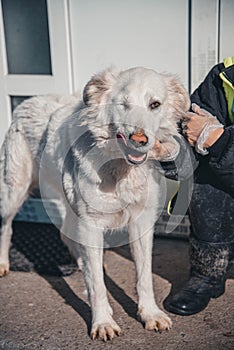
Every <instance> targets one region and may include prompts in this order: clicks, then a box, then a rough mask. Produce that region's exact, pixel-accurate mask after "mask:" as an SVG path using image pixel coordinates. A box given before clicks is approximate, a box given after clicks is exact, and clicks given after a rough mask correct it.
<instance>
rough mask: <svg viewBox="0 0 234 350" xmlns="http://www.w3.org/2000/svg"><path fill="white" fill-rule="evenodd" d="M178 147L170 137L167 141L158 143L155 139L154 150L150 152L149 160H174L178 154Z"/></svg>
mask: <svg viewBox="0 0 234 350" xmlns="http://www.w3.org/2000/svg"><path fill="white" fill-rule="evenodd" d="M179 148H180V145H179V144H178V142H177V141H176V140H175V139H174V138H173V137H170V138H169V139H168V140H167V141H159V140H158V139H157V138H156V139H155V144H154V148H153V149H152V150H151V151H150V154H149V156H150V158H153V159H155V160H159V161H169V160H174V159H175V158H176V156H177V154H178V153H179Z"/></svg>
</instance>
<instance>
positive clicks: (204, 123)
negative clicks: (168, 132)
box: [182, 105, 234, 194]
mask: <svg viewBox="0 0 234 350" xmlns="http://www.w3.org/2000/svg"><path fill="white" fill-rule="evenodd" d="M192 107H193V111H194V112H195V113H189V114H188V117H187V118H186V120H185V121H184V122H183V123H182V128H183V130H184V134H185V135H186V137H187V140H188V142H189V143H190V144H191V145H192V146H194V147H195V149H196V151H197V152H198V153H200V154H201V155H208V158H207V159H208V162H209V166H210V168H211V169H212V170H213V172H214V173H215V174H216V175H218V176H219V177H220V182H221V183H222V184H223V186H224V187H225V188H226V189H227V190H228V192H229V193H231V194H234V127H233V126H228V127H226V128H225V127H224V126H223V125H222V124H221V123H220V122H219V121H218V120H217V118H216V117H214V116H213V115H211V114H210V113H209V112H207V111H205V110H203V109H200V108H199V106H197V105H193V106H192Z"/></svg>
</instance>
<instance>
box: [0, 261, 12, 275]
mask: <svg viewBox="0 0 234 350" xmlns="http://www.w3.org/2000/svg"><path fill="white" fill-rule="evenodd" d="M9 270H10V265H9V263H0V277H3V276H5V275H7V274H8V273H9Z"/></svg>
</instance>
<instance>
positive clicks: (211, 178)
mask: <svg viewBox="0 0 234 350" xmlns="http://www.w3.org/2000/svg"><path fill="white" fill-rule="evenodd" d="M190 98H191V103H192V108H191V111H190V112H188V115H187V116H186V117H185V118H184V119H183V121H182V124H181V127H182V133H183V134H184V136H185V137H186V138H187V140H188V142H189V144H190V145H191V146H192V148H193V149H194V153H195V156H196V158H197V160H198V161H199V164H198V166H197V168H196V170H195V171H194V184H193V186H194V188H193V192H192V197H191V202H190V205H189V209H188V214H189V218H190V223H191V235H190V243H189V257H190V276H189V279H188V281H187V282H186V283H185V285H184V286H183V287H182V289H181V290H180V291H179V292H177V293H176V294H175V295H174V296H171V295H169V296H168V297H167V298H166V299H165V300H164V308H165V309H166V310H167V311H169V312H172V313H174V314H178V315H183V316H189V315H193V314H196V313H198V312H200V311H202V310H203V309H205V308H206V307H207V305H208V303H209V301H210V299H211V298H218V297H219V296H221V295H222V294H223V293H224V292H225V281H226V276H227V272H228V269H229V268H230V266H231V262H232V260H233V258H234V126H233V123H234V57H229V58H227V59H225V60H224V63H219V64H217V65H215V66H214V67H213V68H212V69H211V70H210V71H209V73H208V74H207V76H206V77H205V79H204V81H203V82H202V83H201V84H200V85H199V87H198V88H197V89H196V90H195V91H194V92H193V93H192V95H191V96H190ZM166 167H167V166H164V168H165V176H167V170H166ZM171 169H172V167H171V166H170V170H169V175H170V173H171ZM172 173H173V171H172ZM174 173H175V171H174ZM169 177H170V178H173V176H169Z"/></svg>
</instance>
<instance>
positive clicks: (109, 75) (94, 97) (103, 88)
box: [83, 68, 119, 106]
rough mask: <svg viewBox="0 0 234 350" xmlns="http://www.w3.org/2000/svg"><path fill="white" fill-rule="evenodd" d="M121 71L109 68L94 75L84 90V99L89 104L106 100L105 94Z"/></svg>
mask: <svg viewBox="0 0 234 350" xmlns="http://www.w3.org/2000/svg"><path fill="white" fill-rule="evenodd" d="M118 75H119V72H118V71H117V70H116V69H115V68H109V69H107V70H104V71H102V72H101V73H98V74H96V75H94V76H93V77H92V78H91V79H90V81H89V82H88V83H87V84H86V86H85V87H84V91H83V101H84V103H85V104H86V105H87V106H92V105H96V104H100V103H101V102H102V103H104V102H105V96H106V95H107V93H108V91H110V89H111V87H112V86H113V84H114V83H115V81H116V78H117V76H118Z"/></svg>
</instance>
